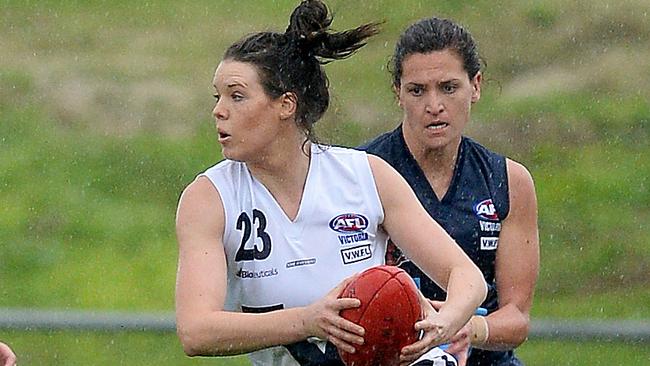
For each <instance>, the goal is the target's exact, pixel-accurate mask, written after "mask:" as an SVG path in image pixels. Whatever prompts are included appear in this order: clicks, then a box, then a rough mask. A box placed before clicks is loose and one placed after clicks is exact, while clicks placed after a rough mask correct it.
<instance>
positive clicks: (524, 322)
mask: <svg viewBox="0 0 650 366" xmlns="http://www.w3.org/2000/svg"><path fill="white" fill-rule="evenodd" d="M521 317H522V319H521V324H520V326H519V331H518V332H515V334H516V335H515V337H514V339H513V348H517V347H519V346H521V345H522V344H523V343H524V342H526V340H527V339H528V333H529V332H530V317H529V316H527V315H526V314H521Z"/></svg>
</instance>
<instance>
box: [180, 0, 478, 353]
mask: <svg viewBox="0 0 650 366" xmlns="http://www.w3.org/2000/svg"><path fill="white" fill-rule="evenodd" d="M331 21H332V18H331V16H330V15H329V14H328V11H327V8H326V7H325V5H324V4H323V3H322V2H321V1H318V0H309V1H303V2H301V4H300V5H299V6H298V7H297V8H296V9H295V10H294V12H293V14H292V15H291V19H290V24H289V27H288V28H287V30H286V31H285V32H260V33H255V34H252V35H250V36H247V37H245V38H244V39H242V40H241V41H239V42H236V43H235V44H233V45H232V46H230V47H229V48H228V49H227V51H226V53H225V56H224V58H223V60H222V61H221V63H220V64H219V66H218V67H217V69H216V72H215V75H214V80H213V85H214V88H215V98H216V105H215V107H214V109H213V115H214V118H215V121H216V127H217V132H218V139H219V143H220V144H221V147H222V153H223V156H224V157H225V158H226V159H225V160H223V161H221V162H219V163H217V164H216V165H215V166H213V167H210V168H208V169H207V170H206V171H205V172H203V173H201V174H199V176H198V177H197V178H196V179H195V180H194V182H192V183H191V184H190V185H189V186H188V187H187V188H186V189H185V190H184V192H183V194H182V196H181V199H180V202H179V207H178V213H177V220H176V232H177V238H178V244H179V260H178V273H177V285H176V319H177V331H178V335H179V338H180V340H181V343H182V344H183V348H184V350H185V352H186V353H187V354H188V355H191V356H223V355H236V354H242V353H250V358H251V360H252V362H253V364H254V365H277V366H295V365H303V366H304V365H331V366H341V365H342V363H341V360H340V358H339V357H338V353H337V350H336V348H339V349H343V350H345V351H347V352H354V346H355V345H358V344H362V342H363V335H364V329H363V328H361V327H360V326H358V325H356V324H354V323H352V322H349V321H347V320H345V319H344V318H342V317H341V316H339V311H340V310H342V309H346V308H353V307H358V306H359V301H358V300H357V299H351V298H342V299H339V298H338V295H339V294H340V292H341V290H342V288H343V286H344V285H345V284H346V283H347V282H348V281H349V279H350V278H351V277H352V276H353V275H354V274H355V273H358V272H359V271H361V270H363V269H366V268H369V267H371V266H374V265H377V264H383V263H384V259H385V253H386V244H387V235H390V236H391V237H392V238H393V240H395V241H396V242H397V243H398V244H399V245H400V247H401V248H403V249H404V250H405V252H406V253H408V254H409V256H410V257H411V258H413V260H414V261H415V262H417V263H418V264H419V265H420V268H422V269H423V270H424V271H425V273H427V275H428V276H431V277H432V278H435V279H436V281H437V282H438V283H439V284H440V285H441V286H442V287H444V288H446V289H448V294H449V295H448V297H447V302H446V303H445V305H443V306H442V308H441V309H440V311H439V312H437V313H436V312H435V311H434V310H433V307H432V306H431V304H429V303H428V302H427V301H426V300H424V297H422V304H423V305H424V309H425V314H424V315H425V318H424V319H423V320H422V321H419V322H417V323H416V324H415V328H416V329H418V330H422V331H423V332H424V336H423V337H422V339H421V340H419V341H417V342H415V343H414V344H412V345H409V346H406V347H404V348H403V349H402V352H401V355H400V364H402V365H406V364H409V363H411V362H413V361H414V360H416V359H417V358H418V357H419V356H420V355H422V354H424V353H425V352H427V350H428V349H430V348H431V347H432V346H434V345H437V344H441V343H444V342H447V341H449V340H450V339H451V337H452V336H453V335H454V334H456V333H457V332H458V331H459V330H460V329H461V328H462V327H463V326H464V324H465V323H466V322H467V321H468V319H469V318H470V316H471V314H472V313H473V312H474V309H476V307H477V306H478V305H479V304H480V303H481V302H482V301H483V299H484V298H485V295H486V291H487V289H486V284H485V281H484V280H483V278H482V276H481V273H480V271H479V269H478V267H477V266H476V265H474V264H473V263H472V262H471V260H470V259H469V258H468V257H467V256H466V255H465V253H463V251H462V250H460V248H459V247H458V246H457V245H456V244H455V243H454V241H453V240H452V239H451V237H450V236H449V235H448V234H447V233H446V232H445V231H444V230H443V229H442V228H441V227H440V226H439V225H438V224H437V223H436V222H435V221H434V220H433V219H431V217H430V216H429V215H427V213H426V211H425V210H424V209H423V207H422V205H421V204H420V203H419V201H418V200H417V198H416V197H415V195H414V194H413V191H412V190H411V189H410V187H409V186H408V184H407V183H406V182H405V181H404V179H403V178H402V177H401V176H400V175H399V174H398V173H397V172H396V171H395V170H394V169H393V168H392V167H391V166H390V165H388V164H387V163H386V162H384V161H383V160H381V159H379V158H377V157H376V156H370V155H367V154H366V153H364V152H360V151H357V150H353V149H344V148H338V147H327V146H323V145H320V144H318V143H316V142H314V138H313V132H312V127H313V124H314V123H315V122H316V121H318V120H319V119H320V117H321V116H322V115H323V113H325V111H326V110H327V107H328V104H329V94H328V89H327V77H326V75H325V73H324V71H323V68H322V64H323V63H326V62H327V61H330V60H338V59H343V58H346V57H348V56H350V55H351V54H352V53H353V52H354V51H356V50H357V49H359V48H361V47H362V46H363V45H364V41H365V40H366V39H367V38H368V37H370V36H372V35H374V34H376V33H377V31H378V30H377V27H376V25H374V24H367V25H363V26H360V27H358V28H355V29H352V30H348V31H345V32H338V33H333V32H330V30H329V25H330V23H331ZM436 349H437V348H433V350H436ZM440 357H446V356H445V355H441V356H440ZM441 359H443V358H441Z"/></svg>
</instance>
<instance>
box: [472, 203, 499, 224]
mask: <svg viewBox="0 0 650 366" xmlns="http://www.w3.org/2000/svg"><path fill="white" fill-rule="evenodd" d="M474 213H476V216H478V217H480V218H482V219H485V220H490V221H499V215H497V210H496V209H495V208H494V203H492V200H491V199H487V200H484V201H481V202H479V203H477V204H476V205H475V206H474Z"/></svg>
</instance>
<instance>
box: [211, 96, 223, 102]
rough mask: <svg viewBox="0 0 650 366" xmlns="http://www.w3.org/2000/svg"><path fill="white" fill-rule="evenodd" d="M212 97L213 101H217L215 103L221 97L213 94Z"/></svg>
mask: <svg viewBox="0 0 650 366" xmlns="http://www.w3.org/2000/svg"><path fill="white" fill-rule="evenodd" d="M212 96H213V97H214V100H215V101H217V102H218V101H219V99H220V98H221V95H219V94H213V95H212Z"/></svg>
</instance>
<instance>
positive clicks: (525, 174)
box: [506, 159, 535, 192]
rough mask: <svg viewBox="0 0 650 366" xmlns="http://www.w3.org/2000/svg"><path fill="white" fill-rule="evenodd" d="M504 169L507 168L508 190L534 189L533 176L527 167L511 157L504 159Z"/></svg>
mask: <svg viewBox="0 0 650 366" xmlns="http://www.w3.org/2000/svg"><path fill="white" fill-rule="evenodd" d="M506 169H507V170H508V182H509V186H510V190H511V191H512V190H515V191H517V190H524V191H526V190H533V192H534V190H535V188H534V183H533V176H532V175H531V174H530V172H529V171H528V169H527V168H526V167H525V166H524V165H523V164H521V163H518V162H516V161H514V160H512V159H506Z"/></svg>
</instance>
